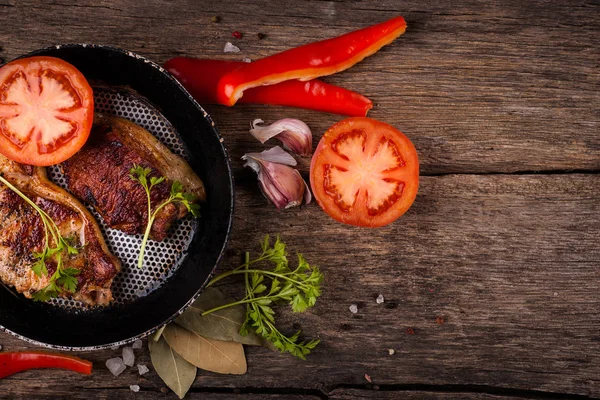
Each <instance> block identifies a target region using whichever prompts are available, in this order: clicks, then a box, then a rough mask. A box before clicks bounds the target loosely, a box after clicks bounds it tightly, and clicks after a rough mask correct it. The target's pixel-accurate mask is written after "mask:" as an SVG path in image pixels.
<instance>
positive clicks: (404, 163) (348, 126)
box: [310, 117, 419, 227]
mask: <svg viewBox="0 0 600 400" xmlns="http://www.w3.org/2000/svg"><path fill="white" fill-rule="evenodd" d="M310 185H311V187H312V190H313V193H314V195H315V198H316V200H317V202H318V203H319V205H320V206H321V208H323V210H325V212H326V213H327V214H329V215H330V216H331V217H332V218H334V219H335V220H337V221H340V222H343V223H346V224H350V225H356V226H365V227H378V226H384V225H387V224H389V223H391V222H393V221H395V220H396V219H397V218H398V217H400V216H401V215H402V214H404V213H405V212H406V210H408V209H409V208H410V206H411V205H412V203H413V201H414V200H415V197H416V195H417V190H418V187H419V159H418V157H417V151H416V150H415V147H414V146H413V144H412V143H411V142H410V140H409V139H408V138H407V137H406V136H404V134H402V132H400V131H399V130H397V129H396V128H394V127H393V126H391V125H388V124H386V123H383V122H379V121H376V120H374V119H370V118H365V117H357V118H348V119H345V120H343V121H341V122H339V123H337V124H335V125H334V126H332V127H331V128H329V130H328V131H327V132H325V135H323V138H321V141H320V142H319V145H318V146H317V149H316V150H315V154H314V155H313V158H312V161H311V164H310Z"/></svg>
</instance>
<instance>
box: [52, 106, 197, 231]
mask: <svg viewBox="0 0 600 400" xmlns="http://www.w3.org/2000/svg"><path fill="white" fill-rule="evenodd" d="M134 165H141V166H142V167H144V168H150V169H151V170H152V172H151V173H150V176H156V177H159V176H164V177H165V178H166V181H165V182H163V183H161V184H159V185H157V186H155V187H154V188H153V189H152V194H151V203H152V208H153V209H154V207H156V206H157V205H159V204H160V203H162V202H163V201H165V200H166V199H167V198H168V197H169V193H170V189H171V184H172V183H173V182H174V181H179V182H181V184H182V185H183V187H184V190H185V191H187V192H190V193H192V194H194V195H196V196H197V197H198V199H199V200H200V201H203V200H204V199H205V198H206V194H205V192H204V185H203V184H202V181H201V180H200V178H198V176H197V175H196V174H195V173H194V171H193V170H192V169H191V168H190V166H189V165H188V164H187V163H186V162H185V160H184V159H183V158H181V157H179V156H177V155H175V154H173V153H171V152H170V151H169V149H167V148H166V147H165V146H164V145H163V144H162V143H161V142H160V141H159V140H158V139H156V138H155V137H154V136H152V134H151V133H150V132H148V131H147V130H145V129H144V128H142V127H140V126H138V125H136V124H134V123H133V122H130V121H128V120H126V119H123V118H118V117H108V116H103V115H100V114H96V118H95V120H94V127H93V128H92V133H91V134H90V138H89V140H88V142H87V143H86V144H85V146H84V147H83V148H82V149H81V150H80V151H79V152H78V153H77V154H75V155H74V156H73V157H71V158H70V159H68V160H67V161H65V162H63V163H62V170H63V173H64V174H65V177H66V178H67V183H68V186H69V190H70V191H71V192H72V193H73V194H75V195H76V196H77V197H79V198H80V199H81V200H83V201H85V202H87V203H89V204H91V205H92V206H93V207H95V209H96V210H97V211H98V213H100V215H102V218H104V220H105V221H106V223H107V224H108V226H110V227H111V228H115V229H119V230H121V231H123V232H125V233H128V234H136V233H143V232H144V229H145V228H146V223H147V221H148V200H147V197H146V192H145V191H144V188H142V186H141V185H140V184H139V183H137V182H135V181H133V180H132V179H131V178H130V176H129V171H130V170H131V168H132V167H133V166H134ZM187 212H188V211H187V209H186V208H185V206H184V205H182V204H173V203H171V204H169V205H167V206H166V207H164V208H163V209H161V210H160V211H159V214H158V215H157V217H156V220H155V221H154V224H153V226H152V230H151V232H150V238H152V239H154V240H163V239H165V238H166V237H167V231H168V230H169V228H170V227H171V225H172V224H173V222H175V221H176V220H177V219H180V218H183V217H184V216H185V215H186V214H187Z"/></svg>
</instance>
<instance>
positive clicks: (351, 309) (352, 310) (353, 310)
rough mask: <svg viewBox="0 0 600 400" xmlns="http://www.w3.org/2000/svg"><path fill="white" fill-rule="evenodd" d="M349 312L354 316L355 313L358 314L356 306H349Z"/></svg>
mask: <svg viewBox="0 0 600 400" xmlns="http://www.w3.org/2000/svg"><path fill="white" fill-rule="evenodd" d="M350 312H351V313H352V314H356V313H357V312H358V306H357V305H356V304H352V305H351V306H350Z"/></svg>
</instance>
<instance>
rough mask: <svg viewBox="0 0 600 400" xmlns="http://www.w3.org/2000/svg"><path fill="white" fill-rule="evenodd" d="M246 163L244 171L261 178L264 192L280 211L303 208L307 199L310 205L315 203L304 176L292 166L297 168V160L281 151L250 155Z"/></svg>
mask: <svg viewBox="0 0 600 400" xmlns="http://www.w3.org/2000/svg"><path fill="white" fill-rule="evenodd" d="M242 160H245V161H246V163H245V164H244V167H250V168H252V169H253V170H254V171H255V172H256V173H257V174H258V185H259V187H260V190H261V191H262V193H263V195H264V196H265V197H266V198H267V199H268V200H269V201H271V202H272V203H273V204H274V205H275V207H277V208H278V209H280V210H282V209H286V208H290V207H295V206H299V205H300V204H302V200H303V199H304V201H305V202H306V203H307V204H308V203H309V202H310V201H311V199H312V196H311V194H310V190H309V189H308V185H307V184H306V182H305V181H304V179H302V176H301V175H300V172H298V170H296V169H294V168H291V167H290V166H289V165H296V160H294V158H293V157H292V156H290V155H289V154H288V153H286V152H285V151H284V150H283V149H282V148H281V147H279V146H276V147H274V148H272V149H270V150H265V151H263V152H261V153H247V154H244V156H243V157H242Z"/></svg>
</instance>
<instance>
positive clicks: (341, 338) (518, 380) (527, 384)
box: [0, 174, 600, 397]
mask: <svg viewBox="0 0 600 400" xmlns="http://www.w3.org/2000/svg"><path fill="white" fill-rule="evenodd" d="M237 193H238V202H237V207H238V208H237V214H236V218H235V226H234V234H233V238H232V242H231V245H230V248H229V250H228V256H227V258H226V260H225V262H224V263H223V265H222V266H221V267H220V270H226V269H230V268H232V267H234V266H236V265H237V264H238V263H240V261H241V258H240V256H241V254H242V252H243V251H244V250H247V249H249V248H251V247H249V246H252V243H256V245H255V247H256V248H258V240H259V239H260V238H261V236H262V235H263V234H264V233H267V232H268V233H273V234H275V233H278V232H283V233H284V234H283V239H284V240H285V241H286V242H287V243H288V246H289V250H290V251H291V252H292V253H293V252H295V251H300V252H302V253H303V254H304V255H305V256H306V258H307V259H308V260H310V261H314V262H318V263H319V265H320V266H321V267H322V269H323V271H324V272H325V275H326V281H325V284H324V293H323V296H322V298H321V299H320V300H319V302H318V303H317V305H316V307H315V308H314V310H313V311H311V312H309V313H305V314H301V315H290V314H288V313H285V312H284V313H282V314H281V315H280V319H279V320H280V324H281V326H282V327H288V329H289V330H290V331H291V330H293V329H295V328H302V329H303V330H304V333H305V335H306V336H307V337H319V338H320V339H321V340H322V344H321V345H319V347H318V348H317V349H316V351H315V352H314V354H311V356H310V357H309V358H308V360H307V361H306V362H303V361H300V360H296V359H293V358H291V357H289V356H285V355H279V354H277V353H272V352H270V351H268V350H266V349H262V348H256V347H248V348H246V355H247V360H248V374H246V375H243V376H236V377H231V376H223V375H217V374H212V373H204V372H203V373H201V374H200V375H199V376H198V378H197V379H196V382H195V384H194V387H195V388H203V389H205V390H208V388H262V389H273V390H275V389H277V388H282V387H284V388H298V389H303V390H315V391H318V392H319V393H325V394H328V393H329V392H330V391H332V390H334V389H336V388H337V386H338V385H340V384H349V385H366V384H367V381H366V380H365V377H364V375H365V374H368V375H370V377H371V378H372V381H373V384H375V385H395V384H400V383H402V384H429V385H451V384H457V385H486V386H490V387H499V388H513V389H528V390H538V391H546V392H554V393H568V394H571V395H586V396H587V395H589V396H595V397H600V382H599V378H598V377H599V376H600V361H599V360H600V347H599V346H598V341H599V340H600V336H599V335H598V332H599V330H598V321H599V318H600V294H599V293H598V288H597V281H598V278H599V276H598V275H599V272H598V260H600V248H599V247H598V242H599V239H600V176H599V175H590V174H588V175H583V174H572V175H546V176H530V175H518V176H513V175H484V176H474V175H452V176H444V177H425V178H423V180H422V186H421V192H420V194H419V196H418V198H417V201H416V203H415V205H414V206H413V208H412V209H411V210H410V211H409V212H408V213H407V214H406V215H405V216H404V217H403V218H402V219H401V220H399V221H398V222H397V223H395V224H392V225H391V226H389V227H387V228H383V229H378V230H373V231H369V230H364V229H356V228H352V227H343V226H340V225H339V224H337V223H335V222H334V221H332V220H330V219H329V218H328V217H327V216H326V215H324V214H323V213H321V212H320V211H319V210H318V208H317V206H316V205H314V204H312V205H309V206H307V207H303V208H301V209H299V208H298V209H291V210H288V211H286V212H284V213H280V212H276V211H275V210H274V209H272V208H269V207H267V206H266V204H265V203H266V200H264V199H263V198H262V197H261V195H260V194H259V191H258V189H257V187H256V185H255V183H254V182H252V181H250V180H248V181H242V182H240V183H239V184H238V191H237ZM253 210H258V211H259V212H256V211H254V212H253ZM315 227H317V228H315ZM316 243H318V244H316ZM234 281H235V280H234ZM240 288H241V285H235V284H234V285H231V284H229V285H225V286H223V287H222V289H223V290H226V291H232V292H231V294H233V295H235V296H239V294H240V293H239V292H236V290H237V289H240ZM378 294H382V295H384V297H385V299H386V300H385V302H384V303H383V304H377V303H376V302H375V298H376V297H377V295H378ZM351 304H357V305H358V310H359V311H358V313H357V314H356V315H353V314H351V313H350V312H349V310H348V307H349V306H350V305H351ZM440 317H441V318H442V319H443V321H442V320H440V319H439V318H440ZM442 322H443V323H442ZM407 328H412V329H413V330H414V335H411V334H407V332H406V329H407ZM1 344H3V345H4V346H5V349H6V350H17V349H22V348H25V347H28V346H27V345H26V344H24V343H23V342H20V341H17V340H15V339H12V338H10V337H8V336H7V335H4V336H2V343H1ZM390 348H391V349H394V350H395V354H394V355H391V356H390V355H389V354H388V349H390ZM118 353H119V352H118V351H110V350H108V351H102V352H95V353H88V354H82V356H84V357H88V358H90V359H92V360H94V362H95V368H96V370H95V371H94V375H93V378H89V377H80V376H74V375H72V374H71V375H67V374H66V373H64V372H54V371H45V372H44V377H45V379H43V380H39V379H38V374H37V373H31V372H28V373H23V374H20V375H15V376H14V377H12V378H9V379H5V380H3V381H2V382H1V383H0V384H2V386H5V385H6V386H7V387H10V388H13V389H11V390H19V389H17V388H26V389H27V390H30V391H34V390H43V391H48V392H49V393H53V392H55V391H61V390H67V388H68V387H69V385H70V386H71V387H76V388H81V390H85V391H87V390H90V391H94V390H104V388H108V387H113V388H114V387H116V388H119V387H127V386H128V385H130V384H133V383H136V382H138V381H141V382H143V385H145V386H148V385H150V387H152V388H154V389H155V390H157V389H159V388H160V387H162V383H161V382H160V380H159V379H158V377H157V376H156V375H155V374H154V372H152V373H150V374H148V375H146V377H144V378H139V377H137V372H136V371H133V370H128V371H126V372H125V373H124V374H122V375H121V376H119V377H117V378H113V377H112V376H110V374H109V372H108V371H107V370H106V368H105V367H104V366H103V363H104V361H105V360H106V359H108V358H110V357H114V356H115V355H116V354H118ZM138 356H139V357H138V360H137V361H136V362H143V363H148V355H147V352H146V351H145V350H144V352H143V354H138ZM66 376H68V380H67V382H65V380H66V379H65V377H66ZM140 385H142V384H140Z"/></svg>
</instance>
